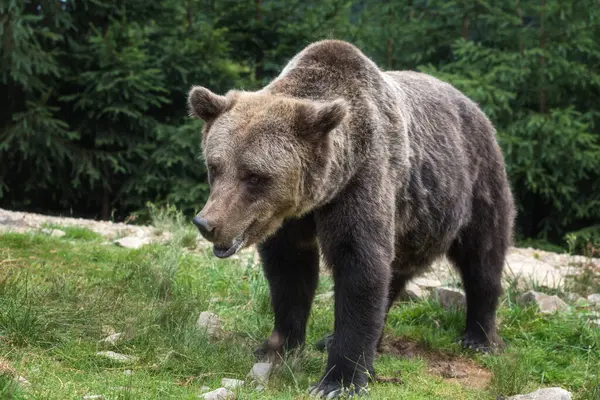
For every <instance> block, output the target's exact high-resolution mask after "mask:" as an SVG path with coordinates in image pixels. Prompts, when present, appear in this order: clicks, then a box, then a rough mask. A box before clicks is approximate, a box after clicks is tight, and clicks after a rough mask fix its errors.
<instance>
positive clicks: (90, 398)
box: [83, 394, 104, 400]
mask: <svg viewBox="0 0 600 400" xmlns="http://www.w3.org/2000/svg"><path fill="white" fill-rule="evenodd" d="M83 400H104V396H102V395H101V394H88V395H87V396H83Z"/></svg>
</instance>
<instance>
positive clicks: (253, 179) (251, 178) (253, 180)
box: [245, 174, 261, 186]
mask: <svg viewBox="0 0 600 400" xmlns="http://www.w3.org/2000/svg"><path fill="white" fill-rule="evenodd" d="M245 181H246V182H247V183H249V184H250V185H252V186H255V185H258V184H259V183H260V181H261V178H260V176H258V175H256V174H250V175H248V176H247V177H246V179H245Z"/></svg>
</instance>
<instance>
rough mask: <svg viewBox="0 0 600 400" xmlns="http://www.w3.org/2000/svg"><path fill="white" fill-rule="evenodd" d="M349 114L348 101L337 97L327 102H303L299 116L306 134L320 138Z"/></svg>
mask: <svg viewBox="0 0 600 400" xmlns="http://www.w3.org/2000/svg"><path fill="white" fill-rule="evenodd" d="M347 114H348V103H347V102H346V101H345V100H343V99H337V100H333V101H329V102H326V103H314V102H309V103H301V105H300V107H299V109H298V114H297V118H298V119H299V121H298V122H299V123H300V126H302V128H303V131H304V132H303V133H304V135H306V136H311V137H317V138H318V137H323V136H325V135H326V134H327V133H329V132H330V131H332V130H333V129H335V128H336V127H337V126H338V125H340V124H341V123H342V121H343V120H344V118H346V115H347Z"/></svg>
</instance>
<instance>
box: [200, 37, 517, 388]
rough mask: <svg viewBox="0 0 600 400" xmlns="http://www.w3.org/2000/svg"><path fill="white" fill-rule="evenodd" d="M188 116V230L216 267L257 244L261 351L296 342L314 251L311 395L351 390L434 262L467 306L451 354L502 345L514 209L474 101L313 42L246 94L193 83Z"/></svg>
mask: <svg viewBox="0 0 600 400" xmlns="http://www.w3.org/2000/svg"><path fill="white" fill-rule="evenodd" d="M189 106H190V110H191V113H192V115H193V116H196V117H198V118H201V119H203V120H204V121H205V125H204V131H203V135H204V136H203V139H202V148H203V153H204V156H205V160H206V165H207V168H208V175H209V182H210V186H211V193H210V197H209V199H208V201H207V203H206V205H205V206H204V208H203V209H202V211H200V213H199V214H198V215H197V216H196V217H195V218H194V221H193V222H194V224H195V225H196V226H197V227H198V228H199V230H200V232H201V234H202V235H203V236H204V237H205V238H206V239H208V240H209V241H211V242H213V244H214V253H215V255H216V256H217V257H229V256H231V255H233V254H234V253H236V252H237V251H238V250H240V249H241V248H243V247H245V246H250V245H254V244H256V245H257V246H258V249H259V253H260V256H261V259H262V264H263V268H264V272H265V275H266V277H267V280H268V282H269V287H270V294H271V303H272V306H273V310H274V314H275V326H274V329H273V333H272V335H271V337H270V338H269V339H268V340H267V341H266V342H265V344H264V347H263V348H262V353H265V352H266V353H269V354H272V352H281V351H283V350H284V349H290V348H294V347H297V346H300V345H302V344H303V343H304V340H305V333H306V332H305V331H306V323H307V319H308V316H309V313H310V308H311V303H312V301H313V297H314V294H315V288H316V287H317V281H318V277H319V259H320V254H321V253H322V255H323V259H324V260H325V262H326V264H327V266H328V267H329V268H330V269H331V272H332V276H333V280H334V284H335V323H334V329H333V335H332V336H331V339H330V340H329V342H328V345H327V349H328V361H327V367H326V369H325V374H324V375H323V378H322V379H321V380H320V381H319V382H318V383H316V384H315V385H313V386H312V387H311V392H312V393H313V394H317V395H322V396H327V398H332V397H335V396H337V395H338V394H339V393H340V392H342V391H343V389H348V390H349V391H351V392H361V391H362V389H363V388H365V387H366V385H367V379H368V377H369V376H372V374H373V359H374V356H375V353H376V347H377V344H378V341H379V339H380V337H381V334H382V330H383V326H384V321H385V319H386V315H387V311H388V310H389V308H390V307H391V305H392V303H393V301H394V300H395V299H396V297H397V295H398V293H399V292H400V291H401V290H402V289H403V288H404V286H405V284H406V282H407V281H408V280H410V279H411V278H413V277H414V276H415V275H416V274H418V273H419V272H421V271H423V270H424V269H425V268H426V267H427V266H429V265H430V264H431V263H432V261H434V260H435V259H436V258H438V257H441V256H444V255H446V256H448V258H449V259H450V260H451V261H452V262H453V263H454V265H455V266H456V268H457V269H458V271H459V272H460V274H461V277H462V282H463V286H464V289H465V292H466V296H467V316H466V329H465V331H464V336H463V337H462V342H463V344H465V345H466V346H469V347H471V348H475V349H490V348H496V347H499V346H501V345H502V340H501V339H500V337H499V336H498V335H497V333H496V325H495V314H496V307H497V303H498V298H499V296H500V295H501V292H502V286H501V275H502V269H503V265H504V258H505V254H506V251H507V248H508V246H509V243H510V240H511V232H512V225H513V218H514V207H513V198H512V195H511V191H510V187H509V183H508V181H507V176H506V172H505V166H504V160H503V156H502V153H501V151H500V148H499V146H498V144H497V142H496V138H495V130H494V127H493V126H492V124H491V123H490V121H489V120H488V118H487V117H486V116H485V115H484V113H483V112H482V111H481V110H480V109H479V108H478V106H477V105H476V104H475V103H474V102H473V101H471V100H470V99H468V98H467V97H466V96H465V95H463V94H462V93H461V92H459V91H458V90H457V89H455V88H454V87H453V86H451V85H449V84H447V83H444V82H441V81H439V80H437V79H436V78H433V77H431V76H428V75H425V74H422V73H416V72H407V71H406V72H405V71H402V72H383V71H381V70H380V69H379V68H378V67H377V66H376V65H375V64H374V63H373V62H372V61H371V60H370V59H369V58H368V57H366V56H365V55H364V54H363V53H362V52H361V51H360V50H359V49H358V48H356V47H355V46H353V45H351V44H349V43H346V42H343V41H336V40H325V41H320V42H316V43H313V44H311V45H309V46H308V47H306V48H305V49H304V50H303V51H302V52H300V53H299V54H298V55H296V56H295V57H294V58H293V59H292V60H291V61H290V62H289V64H288V65H287V66H286V67H285V68H284V70H283V71H282V73H281V74H280V75H279V76H278V77H277V78H276V79H274V80H273V81H272V82H271V83H270V84H269V85H267V86H266V87H264V88H263V89H261V90H259V91H256V92H245V91H230V92H229V93H227V94H226V95H225V96H220V95H217V94H214V93H212V92H211V91H209V90H208V89H205V88H203V87H194V88H192V90H191V91H190V94H189Z"/></svg>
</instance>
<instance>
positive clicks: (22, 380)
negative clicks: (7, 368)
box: [15, 376, 31, 386]
mask: <svg viewBox="0 0 600 400" xmlns="http://www.w3.org/2000/svg"><path fill="white" fill-rule="evenodd" d="M15 381H17V383H18V384H19V385H24V386H27V385H31V383H29V381H28V380H27V379H25V378H24V377H22V376H17V377H16V378H15Z"/></svg>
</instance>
